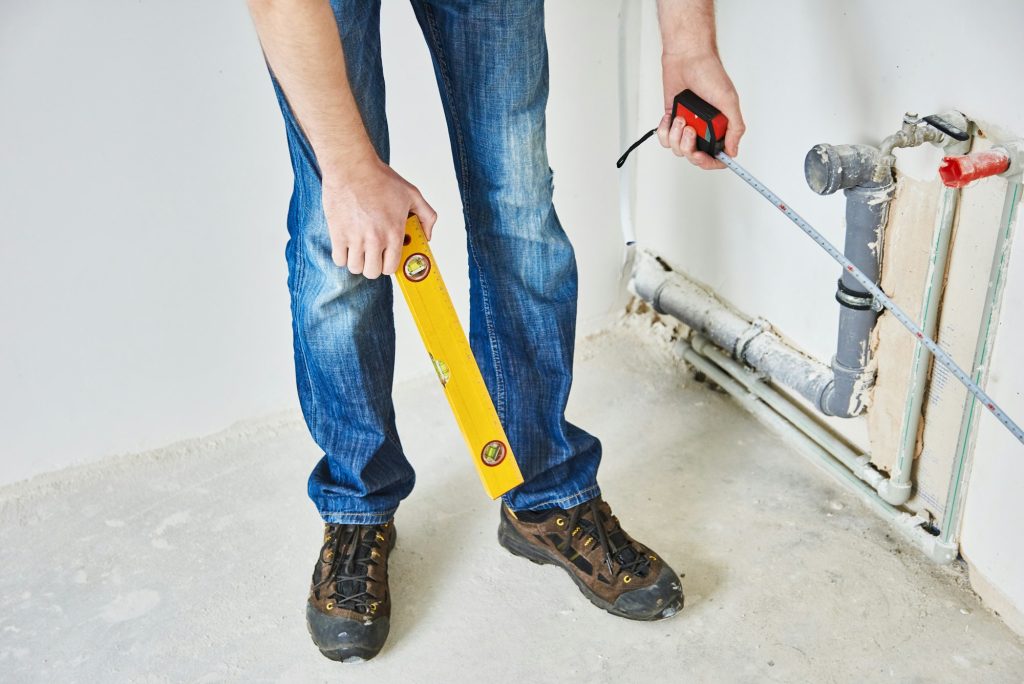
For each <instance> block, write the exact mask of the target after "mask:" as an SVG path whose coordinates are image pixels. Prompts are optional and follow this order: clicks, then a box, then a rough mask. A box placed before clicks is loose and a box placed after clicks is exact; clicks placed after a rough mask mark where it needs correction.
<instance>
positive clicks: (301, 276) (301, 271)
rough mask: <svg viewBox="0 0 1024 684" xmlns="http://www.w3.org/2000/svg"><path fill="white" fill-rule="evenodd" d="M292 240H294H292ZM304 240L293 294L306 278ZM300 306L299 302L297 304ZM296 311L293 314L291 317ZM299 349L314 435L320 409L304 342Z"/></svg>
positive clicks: (298, 249) (298, 248)
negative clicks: (307, 389) (308, 395)
mask: <svg viewBox="0 0 1024 684" xmlns="http://www.w3.org/2000/svg"><path fill="white" fill-rule="evenodd" d="M293 239H294V238H293ZM303 242H304V240H302V239H299V240H297V244H296V245H295V246H296V252H297V254H296V255H295V292H298V293H301V292H303V290H304V288H303V287H302V285H303V283H304V282H305V277H306V250H305V248H304V246H303ZM299 305H300V306H301V305H302V304H301V302H300V304H299ZM296 313H300V312H298V311H296V312H293V313H292V316H294V315H295V314H296ZM297 346H298V348H299V356H300V357H301V358H302V372H303V373H305V374H306V383H307V384H308V386H309V394H310V398H311V400H312V401H310V405H311V407H312V410H311V411H310V413H311V415H310V416H309V431H310V434H316V433H317V431H318V430H319V426H320V409H319V408H318V406H319V402H318V401H317V400H316V385H315V383H314V382H313V376H312V375H311V374H310V372H309V360H308V359H307V358H306V345H305V342H304V341H300V342H299V344H298V345H297Z"/></svg>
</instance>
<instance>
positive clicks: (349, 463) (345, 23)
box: [274, 0, 415, 524]
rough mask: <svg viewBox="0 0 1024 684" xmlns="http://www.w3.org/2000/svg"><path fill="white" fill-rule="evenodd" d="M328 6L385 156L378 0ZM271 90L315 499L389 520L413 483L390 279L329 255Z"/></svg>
mask: <svg viewBox="0 0 1024 684" xmlns="http://www.w3.org/2000/svg"><path fill="white" fill-rule="evenodd" d="M331 5H332V7H333V9H334V12H335V16H336V18H337V22H338V30H339V32H340V35H341V38H342V44H343V45H344V47H345V61H346V65H347V67H348V73H349V81H350V83H351V86H352V90H353V94H354V95H355V99H356V102H357V103H358V104H359V107H360V111H361V113H362V116H363V121H364V122H365V124H366V127H367V130H368V131H369V133H370V137H371V139H372V141H373V144H374V146H375V147H376V149H377V152H378V154H380V156H381V158H382V159H384V160H385V161H387V159H388V131H387V119H386V118H385V114H384V75H383V71H382V69H381V59H380V31H379V19H380V3H379V1H378V2H369V1H367V0H334V1H333V2H332V3H331ZM274 88H275V90H276V92H277V96H278V102H279V103H280V105H281V110H282V112H283V114H284V120H285V129H286V131H287V136H288V147H289V150H290V153H291V161H292V167H293V169H294V171H295V186H294V189H293V193H292V199H291V204H290V206H289V210H288V233H289V240H288V245H287V247H286V249H285V254H286V257H287V260H288V288H289V290H290V292H291V307H292V330H293V336H294V346H295V374H296V382H297V385H298V392H299V402H300V404H301V405H302V411H303V415H304V416H305V419H306V423H307V425H308V426H309V430H310V433H311V434H312V436H313V439H314V440H316V443H317V444H318V445H319V446H320V448H321V449H323V451H324V456H323V458H322V459H321V460H320V462H319V463H318V464H317V465H316V467H315V468H314V470H313V472H312V474H311V475H310V477H309V496H310V498H311V499H312V500H313V503H314V504H315V505H316V507H317V510H319V512H320V514H321V516H322V517H323V519H324V520H325V521H327V522H334V523H364V524H365V523H376V522H383V521H384V520H387V519H388V518H389V517H390V516H391V515H392V514H393V513H394V511H395V509H396V508H397V507H398V503H399V501H401V500H402V499H403V498H405V497H406V496H408V494H409V492H410V491H411V490H412V487H413V483H414V481H415V475H414V473H413V469H412V466H410V464H409V462H408V461H407V460H406V458H405V455H404V454H403V452H402V446H401V443H400V441H399V438H398V432H397V429H396V427H395V412H394V407H393V405H392V403H391V385H392V378H393V375H394V355H395V330H394V321H393V318H392V309H391V307H392V289H391V279H390V278H380V279H377V280H367V279H366V278H364V277H363V276H361V275H359V276H354V275H352V274H350V273H349V272H348V270H347V269H344V268H339V267H338V266H336V265H335V264H334V262H333V261H332V260H331V246H330V238H329V236H328V232H327V222H326V220H325V218H324V211H323V202H322V198H321V180H320V171H319V168H318V166H317V163H316V158H315V155H314V153H313V150H312V148H311V146H310V144H309V141H308V140H307V139H306V137H305V135H304V134H303V132H302V130H301V128H300V127H299V125H298V123H297V122H296V119H295V117H294V116H293V114H292V111H291V109H290V107H289V106H288V102H287V100H286V93H284V92H283V91H282V89H281V87H280V85H279V84H278V83H277V81H276V80H275V81H274Z"/></svg>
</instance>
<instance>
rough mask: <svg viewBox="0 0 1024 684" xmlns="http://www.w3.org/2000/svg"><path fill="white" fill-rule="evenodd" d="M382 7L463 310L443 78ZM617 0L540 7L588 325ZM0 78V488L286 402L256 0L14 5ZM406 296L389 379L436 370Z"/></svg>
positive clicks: (398, 84)
mask: <svg viewBox="0 0 1024 684" xmlns="http://www.w3.org/2000/svg"><path fill="white" fill-rule="evenodd" d="M384 5H385V9H384V18H383V24H384V26H383V29H382V33H383V40H384V61H385V69H386V72H387V80H388V87H389V92H388V97H389V103H390V109H391V111H392V113H393V115H392V116H391V126H392V136H393V137H392V148H393V159H392V162H393V164H394V166H395V168H397V169H398V170H399V171H400V172H401V173H403V174H405V175H407V177H409V178H410V179H411V180H412V181H413V182H414V183H417V184H419V185H420V187H421V188H422V189H423V191H424V193H425V194H426V196H427V197H428V198H429V199H430V200H431V202H432V203H433V204H434V206H435V208H437V209H438V211H439V213H440V217H441V219H440V223H439V225H438V227H437V230H436V231H435V235H436V237H435V245H434V249H435V251H436V252H437V253H438V257H439V260H440V261H441V263H442V264H443V268H444V271H445V274H446V277H447V280H448V284H449V287H450V289H451V291H452V295H453V297H454V299H455V300H456V304H457V306H458V307H459V308H460V311H462V312H463V314H464V313H465V310H466V304H467V300H468V297H467V285H466V267H465V262H466V257H465V248H464V246H463V245H464V232H463V229H462V223H461V210H460V208H459V203H458V195H457V189H456V186H455V179H454V174H453V172H452V168H451V167H452V164H451V155H450V151H449V148H448V144H447V140H446V139H447V134H446V128H445V126H444V121H443V117H442V114H441V108H440V103H439V99H438V95H437V91H436V87H435V85H434V77H433V72H432V69H431V66H430V61H429V57H428V54H427V51H426V48H425V46H424V44H423V40H422V36H421V35H420V32H419V28H418V26H416V22H415V19H414V17H413V15H412V11H411V8H410V7H409V6H408V4H407V3H405V2H395V1H394V0H386V1H385V3H384ZM617 10H618V4H617V3H616V2H605V3H602V4H600V5H595V4H594V3H591V2H586V1H585V0H574V1H573V2H565V1H562V2H557V3H551V6H550V8H549V20H548V25H549V31H550V34H551V49H552V56H551V69H552V97H551V103H550V107H549V112H550V124H549V128H550V131H551V133H550V147H551V157H552V166H553V167H554V169H555V171H556V203H557V205H558V208H559V212H560V214H561V217H562V220H563V223H564V224H565V226H566V229H567V230H568V232H569V233H570V235H571V237H572V238H573V239H574V242H575V243H576V245H577V250H578V257H579V262H580V271H581V287H580V291H581V295H580V319H581V324H582V325H581V332H586V331H588V330H592V329H594V327H595V326H596V325H597V324H598V323H599V322H600V321H601V320H603V318H602V317H603V316H604V315H605V314H606V313H607V312H608V311H609V310H610V308H611V306H612V304H611V302H612V301H613V300H614V298H615V288H616V276H617V274H618V265H619V249H618V244H617V239H616V237H615V236H616V230H617V227H616V226H617V218H616V216H617V214H616V212H617V205H616V199H615V197H616V196H615V175H614V166H613V165H612V163H611V162H612V161H614V159H615V157H616V130H617V129H616V127H617V111H616V106H615V102H616V91H615V86H616V81H615V71H614V68H615V56H614V45H615V35H616V32H615V31H616V11H617ZM581 35H586V36H587V40H580V36H581ZM0 93H3V106H2V107H0V131H3V134H2V135H0V311H2V312H3V319H2V320H3V322H2V330H0V425H2V436H0V484H3V483H5V482H11V481H14V480H18V479H21V478H25V477H29V476H31V475H34V474H37V473H40V472H44V471H47V470H52V469H56V468H60V467H63V466H65V465H68V464H71V463H77V462H83V461H89V460H92V459H95V458H98V457H100V456H103V455H106V454H111V453H117V452H131V451H138V450H142V449H146V448H150V447H155V446H159V445H162V444H166V443H168V442H171V441H174V440H176V439H181V438H184V437H189V436H196V435H200V434H204V433H209V432H213V431H216V430H219V429H221V428H223V427H225V426H226V425H228V424H230V423H232V422H234V421H237V420H240V419H244V418H250V417H254V416H259V415H262V414H266V413H269V412H273V411H277V410H281V409H286V408H289V407H294V406H295V405H296V403H297V402H296V400H295V390H294V385H293V382H292V367H291V333H290V323H289V312H288V297H287V290H286V286H285V277H286V276H285V263H284V256H283V249H284V243H285V239H286V230H285V223H284V222H285V214H286V210H287V201H288V195H289V192H290V185H291V171H290V168H289V166H288V157H287V151H286V148H285V141H284V131H283V127H282V124H281V121H280V115H279V113H278V111H277V107H276V104H275V102H274V98H273V93H272V91H271V88H270V83H269V81H268V78H267V75H266V72H265V70H264V67H263V63H262V57H261V55H260V52H259V47H258V44H257V42H256V38H255V35H254V33H253V30H252V28H251V24H250V22H249V19H248V16H247V14H246V11H245V6H244V3H243V2H241V1H237V2H203V1H201V0H192V1H189V2H173V3H168V2H153V1H148V2H137V1H131V2H129V1H127V0H123V1H115V0H98V1H96V2H90V3H80V2H71V1H69V0H64V1H62V2H49V3H39V2H32V1H31V0H4V2H3V3H2V4H0ZM407 102H416V103H418V107H417V108H416V110H414V113H409V109H408V107H406V106H404V105H403V103H407ZM581 112H588V115H587V117H586V119H585V126H584V125H581V123H582V122H583V120H582V119H581ZM396 309H397V310H398V326H399V352H398V356H399V358H398V364H397V377H398V380H399V381H401V380H402V379H406V378H409V377H410V376H412V375H416V374H420V373H430V372H431V371H430V370H429V366H427V364H426V363H425V361H424V355H423V351H422V348H421V347H420V344H419V340H418V337H416V333H415V329H414V327H413V325H412V322H411V319H410V318H409V317H408V314H407V312H406V311H405V308H404V304H403V303H401V300H399V303H398V305H397V307H396Z"/></svg>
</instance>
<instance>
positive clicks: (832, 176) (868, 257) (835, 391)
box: [804, 145, 895, 418]
mask: <svg viewBox="0 0 1024 684" xmlns="http://www.w3.org/2000/svg"><path fill="white" fill-rule="evenodd" d="M877 164H878V150H876V149H875V148H873V147H869V146H867V145H815V146H814V147H813V148H811V150H810V151H809V152H808V153H807V157H806V158H805V159H804V175H805V176H806V178H807V184H808V185H809V186H810V188H811V190H813V191H814V192H816V193H818V194H820V195H827V194H831V193H833V192H836V191H837V190H839V189H843V190H845V194H846V244H845V247H844V249H843V252H844V254H845V255H846V257H847V258H848V259H849V260H850V261H852V262H853V263H854V264H855V265H856V266H857V268H859V269H860V270H861V271H862V272H863V273H864V274H865V275H866V276H867V277H869V278H870V279H871V280H872V281H874V282H875V283H877V282H878V281H879V274H880V270H881V263H882V231H883V230H884V228H885V224H886V221H888V218H889V204H890V202H891V201H892V196H893V189H894V188H895V184H894V183H893V180H892V178H891V177H890V178H887V179H886V180H884V181H882V182H881V183H877V182H875V181H874V180H872V175H873V174H874V171H875V168H876V166H877ZM836 299H837V300H839V303H840V305H841V306H842V308H841V309H840V312H839V330H838V333H837V340H836V354H835V356H834V357H833V359H832V373H833V376H834V377H833V381H832V382H831V383H830V384H829V386H828V387H826V388H825V392H824V394H823V396H822V400H821V402H820V404H819V408H820V409H821V410H822V412H823V413H825V414H826V415H830V416H837V417H840V418H850V417H853V416H856V415H859V414H860V413H861V412H862V411H863V410H864V403H863V402H862V401H861V397H862V396H863V394H864V392H865V390H867V389H868V388H869V387H870V386H871V383H872V381H873V377H872V375H871V374H870V373H869V372H867V367H868V363H869V362H870V360H871V349H870V347H869V344H870V338H871V331H872V330H873V329H874V327H875V322H876V321H877V320H878V311H876V310H875V309H874V308H873V306H872V305H873V302H872V297H871V295H870V294H868V293H866V292H864V291H863V289H862V288H861V286H860V284H859V283H858V282H857V281H856V279H854V278H853V276H852V275H850V274H849V273H846V272H845V271H844V272H843V275H842V276H841V278H840V281H839V291H838V292H837V294H836Z"/></svg>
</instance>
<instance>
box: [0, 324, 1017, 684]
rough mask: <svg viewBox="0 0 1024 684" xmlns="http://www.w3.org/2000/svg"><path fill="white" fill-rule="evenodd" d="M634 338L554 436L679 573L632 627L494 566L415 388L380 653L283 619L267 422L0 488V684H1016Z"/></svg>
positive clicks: (721, 403) (798, 462) (306, 540)
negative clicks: (411, 473) (565, 430)
mask: <svg viewBox="0 0 1024 684" xmlns="http://www.w3.org/2000/svg"><path fill="white" fill-rule="evenodd" d="M635 326H636V322H635V321H634V322H633V323H632V324H631V325H630V326H618V327H616V328H614V329H612V330H610V331H608V332H606V333H603V334H601V335H598V336H594V337H591V338H589V339H587V340H584V341H582V342H581V343H580V353H579V360H578V365H577V374H576V385H575V388H574V394H573V401H572V405H571V407H570V418H571V419H572V420H573V421H574V422H577V423H578V424H580V425H582V426H584V427H586V428H588V429H591V430H593V431H595V432H596V433H597V434H598V435H599V436H600V437H601V438H602V440H603V443H604V448H605V456H604V462H603V465H602V470H601V484H602V487H603V489H604V493H605V496H606V498H607V500H609V501H610V502H611V503H612V505H613V507H614V509H615V511H616V512H617V513H618V515H619V517H620V519H622V520H623V521H624V523H625V526H626V528H627V530H628V531H630V532H631V533H632V534H633V535H634V536H636V537H638V538H639V539H641V540H643V541H645V542H646V543H648V544H649V545H650V546H651V547H653V548H654V549H655V550H657V551H658V552H660V554H661V555H662V556H663V557H665V558H666V559H668V560H669V562H670V563H672V565H673V566H674V567H675V568H676V569H677V570H679V571H681V572H683V573H684V574H685V579H684V586H685V588H686V592H687V601H686V608H685V609H684V610H683V611H682V612H681V613H680V614H679V615H678V616H676V617H675V618H672V619H671V620H667V621H664V622H659V623H651V624H648V623H635V622H628V621H624V620H621V619H618V618H614V617H611V616H609V615H607V614H605V613H603V612H600V611H598V610H597V609H595V608H593V607H592V606H591V605H590V604H589V603H587V602H586V600H585V599H584V598H583V597H582V596H581V595H580V594H579V593H578V592H577V590H576V589H575V587H574V585H573V583H572V582H571V581H570V580H569V578H568V577H566V576H564V575H562V574H561V573H560V571H558V570H556V569H554V568H551V567H540V566H536V565H533V564H532V563H529V562H527V561H524V560H522V559H519V558H514V557H512V556H509V555H507V554H506V553H505V552H504V551H503V550H502V549H501V548H500V547H498V545H497V544H496V542H495V531H496V525H497V505H496V504H495V503H493V502H491V501H489V500H488V499H487V498H486V497H485V495H484V494H483V492H482V490H481V488H480V486H479V484H478V482H477V480H476V474H475V473H474V471H473V468H472V467H471V466H470V464H469V463H468V461H467V455H466V454H465V453H464V449H463V445H462V443H461V438H460V436H459V433H458V431H457V429H456V427H455V425H454V422H453V420H452V418H451V416H450V414H449V413H448V409H447V406H446V405H445V403H444V401H443V398H442V396H441V393H440V390H439V389H438V387H437V386H436V382H435V381H434V380H432V379H431V378H427V377H425V378H424V379H423V380H422V381H417V382H412V383H408V384H405V385H402V386H400V387H399V388H398V389H397V391H396V404H397V410H398V415H399V427H400V429H401V433H402V437H403V441H404V443H405V445H406V448H407V450H408V452H409V456H410V459H411V460H412V462H413V464H414V465H415V466H416V468H417V472H418V478H419V481H418V485H417V488H416V491H415V492H414V493H413V495H412V497H410V498H409V499H408V500H407V501H406V502H405V503H404V504H403V506H402V508H401V510H400V511H399V513H398V516H397V521H396V524H397V526H398V529H399V532H400V539H399V543H398V547H397V548H396V550H395V552H394V554H393V556H392V566H391V573H392V591H393V596H394V614H393V618H392V619H393V628H392V632H391V638H390V640H389V642H388V645H387V646H386V647H385V649H384V651H383V652H382V653H381V654H380V656H378V658H377V659H375V660H373V661H370V662H367V663H362V664H355V665H343V664H337V663H333V662H330V661H327V660H325V659H323V658H322V657H321V656H320V654H319V653H318V652H317V651H316V650H315V649H314V648H313V646H312V645H311V643H310V642H309V638H308V636H307V635H306V630H305V625H304V622H303V620H304V617H303V604H304V601H305V593H306V589H307V586H308V581H309V573H310V571H311V569H312V564H313V561H314V559H315V557H316V554H317V551H318V549H319V540H320V534H321V530H320V525H319V522H318V518H317V516H316V514H315V512H314V511H313V509H312V507H311V505H310V504H309V503H308V501H307V500H306V499H305V479H306V474H307V472H308V470H309V469H310V468H311V467H312V465H313V463H314V462H315V461H316V460H317V458H318V457H319V454H318V452H317V448H316V446H315V445H314V444H313V443H312V442H311V440H310V439H309V437H308V434H307V433H306V431H305V428H304V426H303V424H302V423H301V421H299V420H298V418H297V417H295V416H290V415H289V416H284V417H279V418H277V419H275V420H269V421H264V422H261V423H258V424H249V425H243V426H240V427H236V428H234V429H232V430H229V431H227V432H225V433H221V434H219V435H216V436H215V437H213V438H209V439H205V440H198V441H194V442H187V443H183V444H180V445H176V446H174V447H172V448H168V449H164V450H160V451H157V452H151V453H148V454H143V455H140V456H133V457H122V458H116V459H110V460H107V461H105V462H101V463H99V464H95V465H92V466H87V467H83V468H76V469H72V470H68V471H63V472H61V473H57V474H55V475H51V476H46V477H42V478H36V479H35V480H32V481H29V482H27V483H21V484H17V485H13V486H11V487H7V488H5V489H2V490H0V567H2V568H4V571H3V573H2V575H0V680H3V681H12V682H37V681H38V682H42V681H52V680H54V679H60V680H61V681H68V682H74V681H80V682H140V681H144V682H223V681H245V682H254V681H256V682H312V681H339V680H340V681H346V680H354V679H360V680H367V681H369V680H371V679H372V680H374V681H380V682H438V681H446V682H458V681H471V680H472V681H480V680H484V681H492V682H512V681H539V682H547V681H555V680H558V681H563V682H565V681H569V682H574V681H579V682H612V681H615V682H622V681H643V682H688V681H694V682H764V681H779V682H865V681H872V682H874V681H895V682H915V681H919V682H953V681H958V682H959V681H984V682H1020V681H1022V680H1024V642H1022V640H1021V639H1020V638H1018V637H1017V636H1015V635H1014V634H1013V633H1012V632H1010V630H1009V629H1008V628H1007V627H1006V626H1005V625H1003V624H1002V623H1001V622H1000V621H999V619H998V618H997V617H995V616H993V615H992V614H991V613H990V612H989V611H987V610H986V609H985V608H984V607H982V606H981V605H980V604H979V602H978V600H977V598H976V597H975V596H974V594H972V593H971V592H970V591H969V589H967V588H966V583H965V581H964V577H963V575H962V571H960V570H958V569H956V568H953V569H949V568H941V567H936V566H933V565H931V564H929V563H928V562H927V561H925V560H924V559H922V558H921V557H920V556H919V555H918V554H917V553H916V552H915V551H914V550H913V549H911V548H909V547H907V546H905V545H904V544H903V543H902V542H901V541H900V540H899V539H898V538H897V537H896V535H895V534H894V533H893V532H892V531H891V530H890V529H889V528H888V527H887V526H886V523H884V522H882V521H881V520H879V519H878V518H876V517H874V516H873V515H872V514H871V513H870V512H869V511H868V510H866V509H865V508H864V506H862V505H861V504H860V503H859V502H858V501H857V500H856V499H855V497H854V496H853V495H851V494H848V493H846V492H845V491H844V490H842V489H841V488H840V487H839V486H838V485H836V484H835V483H834V482H833V481H831V480H829V479H828V478H827V476H826V475H824V474H822V473H821V472H820V471H819V470H818V469H816V468H815V467H813V466H811V465H810V464H808V463H807V462H806V461H805V460H804V459H803V457H801V456H800V455H799V454H797V453H796V452H795V451H794V450H793V449H792V448H791V447H790V446H788V445H787V444H786V443H784V442H783V441H782V440H781V439H780V438H779V437H777V436H776V435H775V434H773V433H771V432H769V431H768V430H766V428H764V427H763V426H762V425H760V424H759V423H758V422H757V421H756V420H754V419H753V418H752V417H750V416H749V415H747V414H746V413H744V412H743V411H742V410H741V409H740V408H739V407H738V406H737V405H736V404H734V403H733V402H732V401H731V400H730V399H729V397H728V396H726V395H723V394H720V393H718V392H715V391H713V390H711V389H709V388H708V387H707V386H706V385H702V384H700V383H697V382H695V381H693V380H692V379H690V375H689V374H688V373H687V371H686V370H685V369H684V368H683V367H681V366H679V365H678V364H677V363H676V362H675V361H674V360H673V359H672V357H671V356H670V355H669V354H668V353H667V351H666V348H665V345H664V344H662V343H661V342H659V341H657V340H656V339H654V337H655V336H651V335H647V334H643V335H641V334H638V331H637V330H636V329H635Z"/></svg>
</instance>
